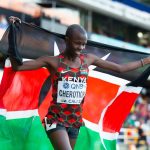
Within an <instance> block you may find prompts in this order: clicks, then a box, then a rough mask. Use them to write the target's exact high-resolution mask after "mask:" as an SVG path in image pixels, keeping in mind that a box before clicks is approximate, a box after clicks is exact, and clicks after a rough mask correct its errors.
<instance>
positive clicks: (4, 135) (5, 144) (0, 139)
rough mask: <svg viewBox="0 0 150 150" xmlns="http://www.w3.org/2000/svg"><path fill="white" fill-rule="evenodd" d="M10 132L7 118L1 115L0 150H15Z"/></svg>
mask: <svg viewBox="0 0 150 150" xmlns="http://www.w3.org/2000/svg"><path fill="white" fill-rule="evenodd" d="M10 132H11V131H10V130H9V128H8V126H7V124H6V118H5V116H1V115H0V150H13V143H12V141H11V140H10V137H9V134H10Z"/></svg>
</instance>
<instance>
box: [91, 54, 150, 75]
mask: <svg viewBox="0 0 150 150" xmlns="http://www.w3.org/2000/svg"><path fill="white" fill-rule="evenodd" d="M88 64H89V65H95V66H97V67H100V68H103V69H108V70H112V71H115V72H118V73H122V72H127V71H131V70H135V69H137V68H140V67H143V66H144V65H146V64H150V57H147V58H144V59H141V60H138V61H134V62H129V63H126V64H116V63H114V62H110V61H106V60H102V59H100V58H99V57H97V56H95V55H93V54H88Z"/></svg>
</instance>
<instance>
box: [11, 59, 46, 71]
mask: <svg viewBox="0 0 150 150" xmlns="http://www.w3.org/2000/svg"><path fill="white" fill-rule="evenodd" d="M46 60H47V57H40V58H38V59H35V60H30V61H25V62H23V63H22V65H19V64H18V63H17V61H16V60H15V59H14V58H13V57H10V61H11V64H12V68H13V70H15V71H22V70H35V69H39V68H41V67H47V65H48V63H47V61H46Z"/></svg>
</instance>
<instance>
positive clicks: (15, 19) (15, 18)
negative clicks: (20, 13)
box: [9, 16, 21, 23]
mask: <svg viewBox="0 0 150 150" xmlns="http://www.w3.org/2000/svg"><path fill="white" fill-rule="evenodd" d="M9 21H10V22H11V23H15V22H19V23H21V19H20V18H18V17H15V16H10V17H9Z"/></svg>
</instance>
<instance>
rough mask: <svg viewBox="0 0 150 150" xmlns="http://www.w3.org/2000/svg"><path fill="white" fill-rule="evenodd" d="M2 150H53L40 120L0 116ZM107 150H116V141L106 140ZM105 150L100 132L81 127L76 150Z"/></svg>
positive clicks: (36, 117)
mask: <svg viewBox="0 0 150 150" xmlns="http://www.w3.org/2000/svg"><path fill="white" fill-rule="evenodd" d="M0 122H1V124H0V150H34V149H35V150H53V148H52V146H51V144H50V142H49V139H48V138H47V135H46V133H45V130H44V127H43V126H42V124H41V121H40V118H39V117H38V116H34V117H31V118H22V119H11V120H7V121H6V120H5V117H3V116H0ZM104 143H105V145H106V148H107V150H112V149H113V150H115V147H116V140H112V141H109V140H104ZM84 149H86V150H105V149H104V147H103V144H102V143H101V140H100V136H99V133H98V132H95V131H93V130H91V129H89V128H87V127H81V129H80V133H79V136H78V139H77V142H76V146H75V150H84Z"/></svg>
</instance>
